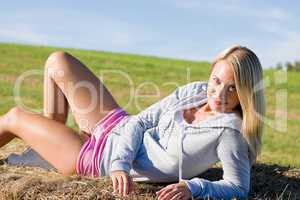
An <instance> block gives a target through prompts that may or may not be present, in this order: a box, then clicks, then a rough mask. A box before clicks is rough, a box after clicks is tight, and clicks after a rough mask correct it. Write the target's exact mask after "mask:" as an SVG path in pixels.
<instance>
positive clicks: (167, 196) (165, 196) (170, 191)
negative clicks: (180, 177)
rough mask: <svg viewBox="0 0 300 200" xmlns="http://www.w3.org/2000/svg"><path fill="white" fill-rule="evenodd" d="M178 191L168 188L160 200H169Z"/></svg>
mask: <svg viewBox="0 0 300 200" xmlns="http://www.w3.org/2000/svg"><path fill="white" fill-rule="evenodd" d="M178 193H180V192H179V191H178V190H177V189H173V190H169V191H168V192H167V193H165V194H164V196H163V197H162V199H161V200H169V199H171V198H172V197H173V196H175V195H176V194H178Z"/></svg>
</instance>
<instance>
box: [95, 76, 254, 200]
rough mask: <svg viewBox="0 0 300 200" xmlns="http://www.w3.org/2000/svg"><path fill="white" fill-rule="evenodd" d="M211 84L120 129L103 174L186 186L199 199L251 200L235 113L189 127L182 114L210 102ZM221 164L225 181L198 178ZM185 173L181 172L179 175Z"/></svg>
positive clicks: (192, 86)
mask: <svg viewBox="0 0 300 200" xmlns="http://www.w3.org/2000/svg"><path fill="white" fill-rule="evenodd" d="M206 90H207V82H202V81H195V82H191V83H188V84H186V85H182V86H180V87H178V88H177V89H176V90H175V91H173V92H172V93H171V94H169V95H168V96H166V97H164V98H163V99H161V100H160V101H158V102H156V103H154V104H152V105H151V106H149V107H148V108H146V109H145V110H143V111H142V112H140V113H138V114H136V115H131V116H130V117H128V118H125V120H123V121H121V122H120V123H119V124H118V125H117V126H115V127H114V128H113V129H112V130H111V133H110V135H109V137H108V139H107V143H106V146H105V149H104V152H103V156H102V160H101V164H100V167H101V169H100V172H101V175H104V176H105V175H109V174H110V172H111V171H115V170H124V171H126V172H128V173H130V175H131V176H132V177H133V178H134V180H135V181H147V182H174V181H178V178H179V176H181V178H182V179H181V180H184V181H186V183H187V185H188V187H189V189H190V190H191V192H192V195H193V197H194V198H198V197H201V198H205V197H211V198H223V199H231V198H233V197H237V198H244V197H247V195H248V192H249V188H250V169H251V164H250V159H249V151H248V150H249V149H248V144H247V142H246V140H245V139H244V137H243V136H242V133H241V132H240V128H241V124H242V119H241V118H240V117H239V116H238V115H237V114H236V113H234V112H232V113H221V112H219V113H217V114H215V115H213V116H211V117H209V118H207V119H206V120H203V121H200V122H198V123H195V124H194V123H193V124H189V123H187V122H183V121H182V116H180V115H182V111H183V110H185V109H188V108H192V107H195V106H199V105H202V104H205V103H206V102H207V93H206V92H207V91H206ZM218 161H221V164H222V168H223V179H222V180H219V181H209V180H206V179H203V178H197V177H196V178H193V177H195V176H197V175H199V174H201V173H202V172H204V171H206V170H207V169H208V168H209V167H210V166H211V165H213V164H214V163H216V162H218ZM180 169H181V170H180Z"/></svg>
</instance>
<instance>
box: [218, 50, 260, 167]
mask: <svg viewBox="0 0 300 200" xmlns="http://www.w3.org/2000/svg"><path fill="white" fill-rule="evenodd" d="M220 60H225V61H227V63H228V64H229V65H231V67H232V69H233V71H234V79H235V85H236V91H237V94H238V98H239V101H240V104H239V105H238V106H237V110H239V112H240V114H241V116H242V118H243V120H242V127H241V133H242V134H243V136H244V138H245V139H246V141H247V143H248V145H249V150H250V151H249V157H250V161H251V165H253V164H254V163H255V162H256V161H257V157H258V156H259V155H260V153H261V145H262V132H263V119H264V116H265V110H266V108H265V106H266V105H265V97H264V87H263V70H262V66H261V64H260V61H259V59H258V57H257V56H256V55H255V53H254V52H253V51H251V50H250V49H248V48H246V47H243V46H240V45H235V46H232V47H230V48H228V49H225V50H224V51H222V52H221V53H220V54H219V55H218V56H217V57H216V58H215V59H214V60H213V62H212V66H214V65H215V64H216V63H217V62H218V61H220ZM212 68H213V67H212Z"/></svg>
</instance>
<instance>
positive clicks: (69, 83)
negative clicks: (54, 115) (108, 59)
mask: <svg viewBox="0 0 300 200" xmlns="http://www.w3.org/2000/svg"><path fill="white" fill-rule="evenodd" d="M45 68H46V70H47V71H48V72H47V73H49V74H50V76H51V78H52V79H53V80H54V81H55V83H56V84H57V86H58V87H59V88H60V89H61V91H62V92H63V94H64V95H65V97H66V99H67V101H68V104H69V106H70V110H71V112H72V114H73V116H74V119H75V121H76V122H77V124H78V125H79V127H80V129H81V130H83V131H85V132H87V133H91V130H92V128H93V127H94V126H95V124H96V123H97V122H98V121H99V120H101V119H102V118H103V117H104V116H105V115H106V114H107V113H108V112H109V111H111V110H112V109H115V108H117V107H119V105H118V103H117V102H116V100H115V99H114V98H113V96H112V94H111V93H110V92H109V91H108V89H107V88H106V86H105V85H104V84H103V83H102V82H101V81H100V80H99V79H98V77H97V76H96V75H95V74H94V73H93V72H92V71H90V70H89V69H88V68H87V67H86V66H85V65H84V64H83V63H81V62H80V61H79V60H78V59H76V58H75V57H73V56H72V55H70V54H68V53H66V52H61V51H59V52H54V53H52V54H51V55H50V56H49V58H48V59H47V62H46V65H45ZM100 70H101V69H100Z"/></svg>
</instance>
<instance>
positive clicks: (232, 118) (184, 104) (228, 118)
mask: <svg viewBox="0 0 300 200" xmlns="http://www.w3.org/2000/svg"><path fill="white" fill-rule="evenodd" d="M207 100H208V99H207V93H206V90H202V91H201V92H200V93H198V94H196V95H193V96H187V97H185V98H184V99H182V100H181V101H179V102H178V103H177V104H176V105H175V112H176V113H175V116H176V115H177V114H179V113H180V112H179V111H181V110H185V109H189V108H192V107H196V106H200V105H203V104H205V103H207ZM175 119H178V118H177V117H176V118H175ZM241 125H242V119H241V118H240V117H239V116H238V115H237V114H236V113H234V112H230V113H221V112H219V113H217V114H215V115H214V116H212V117H209V118H208V119H207V120H204V121H201V122H199V123H196V124H189V125H188V126H190V127H194V128H204V127H206V128H224V127H227V128H232V129H235V130H238V131H240V129H241Z"/></svg>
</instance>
